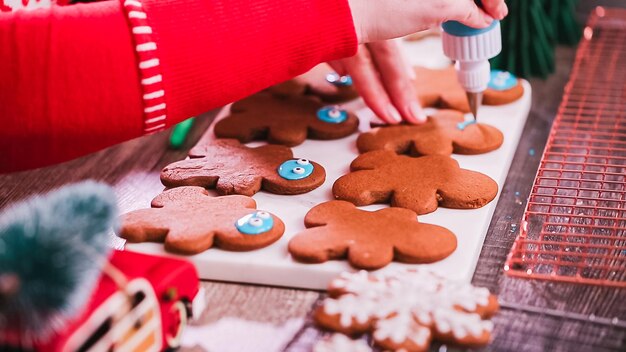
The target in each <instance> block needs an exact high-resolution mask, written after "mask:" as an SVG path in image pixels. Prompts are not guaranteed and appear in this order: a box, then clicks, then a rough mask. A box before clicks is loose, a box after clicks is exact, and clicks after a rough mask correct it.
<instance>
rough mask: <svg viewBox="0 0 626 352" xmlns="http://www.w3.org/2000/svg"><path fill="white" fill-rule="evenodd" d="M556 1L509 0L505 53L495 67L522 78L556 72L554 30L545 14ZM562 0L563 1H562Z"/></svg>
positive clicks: (496, 60)
mask: <svg viewBox="0 0 626 352" xmlns="http://www.w3.org/2000/svg"><path fill="white" fill-rule="evenodd" d="M551 1H553V0H548V1H544V0H507V2H506V3H507V5H508V6H509V15H508V16H507V18H505V19H504V20H503V21H502V23H501V25H502V53H500V55H498V56H496V57H495V58H494V59H493V60H492V62H491V63H492V66H493V67H494V68H497V69H501V70H506V71H509V72H512V73H515V74H516V75H518V76H520V77H530V76H540V77H544V78H545V77H546V76H547V75H548V74H549V73H552V72H554V41H553V39H554V30H553V28H552V21H551V20H550V18H549V17H548V15H547V14H546V12H545V6H546V5H545V3H546V2H551ZM559 1H560V0H559Z"/></svg>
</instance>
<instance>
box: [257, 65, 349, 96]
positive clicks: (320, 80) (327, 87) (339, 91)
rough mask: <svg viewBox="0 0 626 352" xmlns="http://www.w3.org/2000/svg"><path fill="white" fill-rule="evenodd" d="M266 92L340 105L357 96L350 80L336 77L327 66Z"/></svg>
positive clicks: (317, 68) (316, 67)
mask: <svg viewBox="0 0 626 352" xmlns="http://www.w3.org/2000/svg"><path fill="white" fill-rule="evenodd" d="M268 90H269V91H270V92H271V93H272V94H273V95H275V96H278V97H292V96H297V95H305V94H308V95H314V96H316V97H318V98H320V99H321V100H322V101H324V102H327V103H342V102H346V101H349V100H352V99H355V98H357V97H358V96H359V94H358V93H357V91H356V90H355V89H354V86H353V85H352V78H351V77H350V76H341V75H338V74H337V73H335V72H334V71H333V70H332V68H331V67H330V66H328V65H327V64H320V65H317V66H315V67H313V68H312V69H311V70H310V71H309V72H307V73H304V74H302V75H300V76H298V77H296V78H294V79H291V80H289V81H285V82H283V83H280V84H277V85H275V86H273V87H270V88H268Z"/></svg>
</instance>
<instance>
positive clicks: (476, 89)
mask: <svg viewBox="0 0 626 352" xmlns="http://www.w3.org/2000/svg"><path fill="white" fill-rule="evenodd" d="M476 4H477V5H478V6H482V3H481V1H480V0H476ZM441 26H442V28H443V35H442V39H443V52H444V53H445V54H446V56H448V57H449V58H450V59H452V60H454V61H456V65H455V68H456V72H457V77H458V79H459V83H461V86H463V88H464V89H465V92H466V93H467V98H468V102H469V105H470V109H471V111H472V114H473V115H474V119H476V115H477V113H478V109H479V108H480V106H481V104H482V95H483V92H484V91H485V89H487V85H488V84H489V79H490V71H491V67H490V65H489V59H491V58H493V57H495V56H496V55H498V54H499V53H500V51H501V50H502V38H501V34H500V21H498V20H494V21H493V22H492V23H491V25H489V27H487V28H480V29H478V28H472V27H468V26H466V25H464V24H462V23H460V22H457V21H447V22H444V23H443V24H442V25H441Z"/></svg>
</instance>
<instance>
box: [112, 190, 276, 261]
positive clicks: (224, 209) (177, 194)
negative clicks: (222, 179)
mask: <svg viewBox="0 0 626 352" xmlns="http://www.w3.org/2000/svg"><path fill="white" fill-rule="evenodd" d="M121 224H122V225H121V228H120V229H119V231H118V236H120V237H122V238H124V239H126V240H127V241H129V242H163V243H164V246H165V249H166V250H167V251H170V252H174V253H180V254H197V253H201V252H203V251H205V250H207V249H209V248H211V247H213V246H215V247H219V248H221V249H225V250H229V251H250V250H253V249H258V248H263V247H266V246H268V245H270V244H272V243H274V242H276V241H277V240H278V239H279V238H280V237H281V236H282V235H283V232H285V225H284V224H283V222H282V221H281V220H280V219H279V218H278V217H276V216H275V215H272V214H270V213H268V212H265V211H260V210H256V202H255V201H254V199H252V198H250V197H246V196H239V195H235V196H224V197H211V196H209V195H208V192H207V190H205V189H204V188H202V187H179V188H174V189H170V190H167V191H165V192H163V193H161V194H160V195H158V196H157V197H156V198H154V199H153V200H152V208H150V209H140V210H135V211H132V212H130V213H127V214H124V215H122V217H121Z"/></svg>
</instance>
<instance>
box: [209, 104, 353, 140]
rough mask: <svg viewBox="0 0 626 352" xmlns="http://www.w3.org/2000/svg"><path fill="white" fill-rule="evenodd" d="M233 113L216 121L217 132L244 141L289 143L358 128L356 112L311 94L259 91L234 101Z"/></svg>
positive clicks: (331, 136)
mask: <svg viewBox="0 0 626 352" xmlns="http://www.w3.org/2000/svg"><path fill="white" fill-rule="evenodd" d="M230 110H231V111H230V115H228V116H226V117H225V118H224V119H222V120H220V121H218V122H217V123H216V124H215V135H216V136H217V137H220V138H236V139H238V140H239V141H240V142H242V143H247V142H251V141H253V140H264V139H266V140H267V141H269V142H270V143H275V144H282V145H286V146H290V147H292V146H296V145H299V144H302V143H303V142H304V141H305V140H306V139H307V138H310V139H321V140H329V139H338V138H343V137H346V136H349V135H351V134H352V133H354V132H355V131H356V130H357V129H358V125H359V120H358V118H357V117H356V115H354V114H353V113H351V112H349V111H346V110H344V109H341V108H339V107H338V106H324V104H322V103H321V102H320V101H319V100H317V99H316V98H313V97H308V96H293V97H289V98H285V99H279V98H276V97H274V96H272V95H271V94H269V93H258V94H255V95H253V96H250V97H248V98H245V99H243V100H241V101H238V102H236V103H234V104H233V105H232V106H231V108H230Z"/></svg>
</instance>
